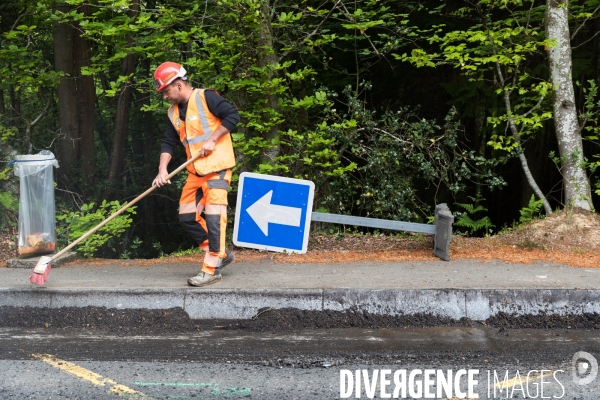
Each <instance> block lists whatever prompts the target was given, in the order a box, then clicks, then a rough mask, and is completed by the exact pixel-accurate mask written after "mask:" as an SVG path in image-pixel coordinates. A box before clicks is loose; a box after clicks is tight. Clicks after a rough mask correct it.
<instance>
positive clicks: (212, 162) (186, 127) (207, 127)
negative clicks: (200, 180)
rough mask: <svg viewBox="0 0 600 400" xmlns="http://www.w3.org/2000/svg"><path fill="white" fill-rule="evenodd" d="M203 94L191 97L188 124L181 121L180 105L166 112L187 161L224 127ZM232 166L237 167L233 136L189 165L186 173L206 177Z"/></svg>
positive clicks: (217, 143)
mask: <svg viewBox="0 0 600 400" xmlns="http://www.w3.org/2000/svg"><path fill="white" fill-rule="evenodd" d="M204 93H205V91H204V89H194V92H193V94H192V96H193V97H190V100H189V103H188V109H187V110H188V112H187V113H186V120H185V121H182V120H181V119H180V116H179V106H178V105H177V104H174V105H172V106H171V107H169V110H168V111H167V115H168V117H169V120H170V121H171V123H172V124H173V126H174V127H175V130H176V131H177V132H178V133H179V139H180V140H181V143H182V144H183V146H184V147H185V151H186V153H187V156H188V159H189V158H190V157H191V156H192V153H194V154H195V153H196V152H197V151H199V149H200V147H202V143H204V142H206V141H207V140H208V139H209V138H210V136H211V135H212V134H213V133H214V131H215V130H216V129H217V128H218V127H219V126H220V125H221V120H220V119H219V118H217V117H216V116H215V115H213V114H212V113H210V111H209V110H208V108H207V107H208V105H206V101H205V98H204ZM211 127H212V129H211ZM195 135H197V136H195ZM233 166H235V155H234V153H233V144H232V142H231V135H229V134H226V135H224V136H222V137H221V138H220V139H219V140H218V141H217V142H216V143H215V149H214V151H213V152H212V153H211V154H210V155H208V156H206V157H201V158H199V159H197V160H196V161H195V162H194V163H193V164H190V165H188V166H187V169H188V171H189V172H191V173H193V174H196V175H205V174H207V173H211V172H215V171H220V170H224V169H228V168H232V167H233Z"/></svg>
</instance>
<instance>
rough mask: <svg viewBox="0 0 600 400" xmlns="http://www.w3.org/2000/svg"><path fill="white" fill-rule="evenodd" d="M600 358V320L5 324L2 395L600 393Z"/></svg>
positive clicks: (0, 350)
mask: <svg viewBox="0 0 600 400" xmlns="http://www.w3.org/2000/svg"><path fill="white" fill-rule="evenodd" d="M577 352H585V353H580V354H579V355H580V356H581V355H582V356H583V357H584V358H578V361H577V360H576V362H575V363H574V362H573V356H574V354H575V353H577ZM585 357H587V359H586V358H585ZM598 359H600V333H599V332H598V331H597V330H569V329H567V330H524V329H516V330H505V329H500V330H499V329H496V328H494V329H491V328H485V327H483V328H482V327H478V328H472V327H434V328H421V329H413V328H410V329H409V328H406V329H403V328H398V329H376V330H367V329H330V330H311V331H301V332H295V333H289V332H285V333H277V332H271V333H264V332H262V333H257V332H244V331H229V330H219V329H215V330H208V331H203V332H199V333H190V334H170V335H159V336H150V335H145V336H127V337H126V336H123V335H121V334H118V335H115V334H108V333H102V332H99V331H93V332H89V331H85V330H82V329H56V330H49V329H45V330H40V329H21V328H18V329H17V328H1V329H0V399H40V400H42V399H43V400H47V399H119V398H154V399H236V398H248V399H250V398H251V399H339V398H352V399H355V398H362V399H367V398H476V397H475V396H476V395H478V396H479V398H497V399H507V398H515V399H517V398H540V399H541V398H563V399H594V400H596V399H598V393H600V377H595V378H594V374H595V373H596V372H597V361H596V360H598ZM594 362H596V364H594ZM574 369H575V376H574V375H573V371H574ZM357 371H358V372H357ZM586 380H590V381H591V382H590V383H587V384H586V383H585V381H586ZM578 383H579V384H578ZM358 386H359V387H360V388H359V390H358V391H357V387H358ZM469 387H470V391H469ZM438 389H439V392H438Z"/></svg>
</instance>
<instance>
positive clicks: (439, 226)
mask: <svg viewBox="0 0 600 400" xmlns="http://www.w3.org/2000/svg"><path fill="white" fill-rule="evenodd" d="M311 221H313V222H328V223H332V224H342V225H352V226H364V227H367V228H378V229H390V230H396V231H409V232H418V233H427V234H430V235H434V239H433V253H434V254H435V255H436V256H437V257H439V258H441V259H442V260H444V261H449V260H450V241H451V239H452V223H453V222H454V216H453V215H452V213H451V212H450V209H449V208H448V206H447V205H446V204H445V203H442V204H438V205H437V206H435V219H434V225H428V224H418V223H414V222H403V221H392V220H388V219H378V218H366V217H354V216H351V215H338V214H327V213H320V212H313V213H312V216H311Z"/></svg>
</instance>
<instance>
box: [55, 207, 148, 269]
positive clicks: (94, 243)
mask: <svg viewBox="0 0 600 400" xmlns="http://www.w3.org/2000/svg"><path fill="white" fill-rule="evenodd" d="M125 205H126V203H123V204H119V202H118V201H116V200H115V201H111V202H107V201H103V202H102V203H101V204H100V205H99V206H98V207H96V206H95V204H94V203H88V204H83V205H82V206H81V207H80V210H78V211H64V212H63V213H61V214H58V215H57V216H56V219H57V221H58V222H57V228H56V233H57V236H58V241H59V245H60V246H61V247H64V246H66V245H68V244H69V243H71V242H73V241H75V240H76V239H78V238H80V237H81V236H83V235H84V234H85V233H86V232H88V231H89V230H91V229H93V228H94V227H95V226H97V225H98V224H100V223H101V222H102V221H103V220H105V219H106V218H108V217H109V216H110V215H112V214H114V213H115V212H117V211H118V210H119V209H120V208H122V207H123V206H125ZM136 207H137V206H133V207H131V208H128V209H127V210H125V211H124V212H123V213H122V214H120V215H118V216H117V217H115V218H114V219H112V220H111V221H110V222H108V223H107V224H106V225H104V226H103V227H102V228H100V229H99V230H98V231H96V232H95V233H94V234H92V235H91V236H89V237H88V238H87V239H85V240H84V241H83V242H82V243H80V244H79V247H78V251H80V252H81V254H82V255H83V256H84V257H93V256H94V255H95V254H96V252H97V251H98V250H99V249H100V248H101V247H102V246H103V245H105V244H107V242H109V240H111V239H116V238H119V237H120V236H121V235H122V234H123V233H124V232H125V230H126V229H127V228H128V227H129V226H130V225H131V222H132V221H133V219H132V218H131V215H134V214H136V212H135V208H136ZM139 244H140V243H137V245H139ZM113 250H114V249H113Z"/></svg>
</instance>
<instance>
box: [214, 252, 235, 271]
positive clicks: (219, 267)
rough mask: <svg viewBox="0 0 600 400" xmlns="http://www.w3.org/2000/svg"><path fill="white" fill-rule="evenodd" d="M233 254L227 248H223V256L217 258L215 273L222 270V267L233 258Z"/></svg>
mask: <svg viewBox="0 0 600 400" xmlns="http://www.w3.org/2000/svg"><path fill="white" fill-rule="evenodd" d="M234 258H235V256H234V255H233V253H232V252H230V251H229V250H225V258H219V263H218V264H217V269H216V271H215V273H216V274H220V273H221V272H222V271H223V268H225V267H226V266H228V265H229V264H231V262H232V261H233V260H234Z"/></svg>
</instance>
